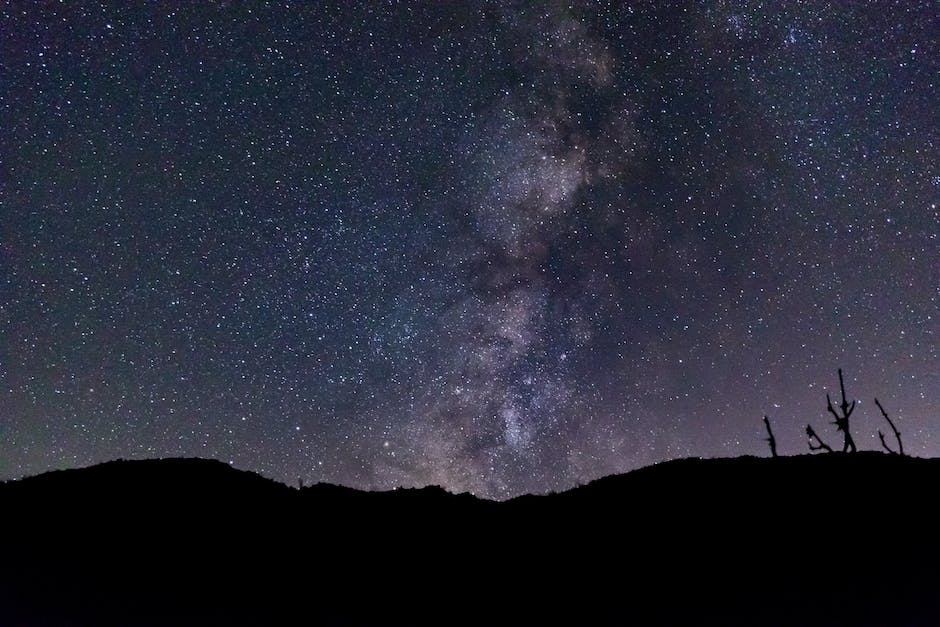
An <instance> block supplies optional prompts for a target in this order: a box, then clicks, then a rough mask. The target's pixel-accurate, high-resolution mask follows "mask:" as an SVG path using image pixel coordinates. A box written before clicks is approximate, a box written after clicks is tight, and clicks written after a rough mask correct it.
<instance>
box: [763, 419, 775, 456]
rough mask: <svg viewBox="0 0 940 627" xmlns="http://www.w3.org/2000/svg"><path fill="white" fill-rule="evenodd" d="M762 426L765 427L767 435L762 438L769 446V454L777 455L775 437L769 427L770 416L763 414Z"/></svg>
mask: <svg viewBox="0 0 940 627" xmlns="http://www.w3.org/2000/svg"><path fill="white" fill-rule="evenodd" d="M764 427H765V428H766V429H767V437H766V438H764V440H765V441H766V442H767V444H768V446H770V456H771V457H776V456H777V438H775V437H774V432H773V431H772V430H771V428H770V418H768V417H767V416H764Z"/></svg>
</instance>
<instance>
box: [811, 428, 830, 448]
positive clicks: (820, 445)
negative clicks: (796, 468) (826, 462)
mask: <svg viewBox="0 0 940 627" xmlns="http://www.w3.org/2000/svg"><path fill="white" fill-rule="evenodd" d="M806 437H808V438H809V450H811V451H813V452H816V451H826V452H827V453H832V447H831V446H829V445H828V444H826V443H825V442H823V441H822V438H820V437H819V436H818V435H816V432H815V431H813V427H812V426H810V425H806ZM813 440H816V442H818V444H813Z"/></svg>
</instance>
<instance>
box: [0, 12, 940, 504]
mask: <svg viewBox="0 0 940 627" xmlns="http://www.w3.org/2000/svg"><path fill="white" fill-rule="evenodd" d="M938 76H940V7H938V5H937V3H936V2H935V1H934V0H910V1H907V2H900V1H899V2H890V1H883V2H882V1H878V2H875V1H872V2H862V1H852V2H848V1H847V2H779V3H778V2H758V1H755V0H714V1H686V2H632V3H631V2H622V3H621V2H597V3H582V2H571V3H563V2H546V3H539V2H509V1H497V0H492V1H482V0H481V1H476V2H440V1H433V2H432V1H428V2H379V1H377V0H376V1H374V2H352V1H343V2H336V3H332V2H309V3H304V2H293V3H288V2H281V3H278V2H212V3H183V2H149V3H143V2H137V3H128V2H123V1H121V2H114V3H100V2H65V3H61V2H52V1H43V2H19V1H2V2H0V479H6V478H11V477H19V476H23V475H27V474H34V473H37V472H41V471H45V470H49V469H57V468H68V467H76V466H84V465H89V464H92V463H96V462H101V461H105V460H108V459H113V458H119V457H123V458H145V457H165V456H180V455H183V456H200V457H211V458H217V459H220V460H223V461H226V462H230V463H232V464H233V465H235V466H236V467H239V468H244V469H250V470H255V471H258V472H261V473H262V474H265V475H266V476H269V477H272V478H275V479H278V480H282V481H286V482H289V483H292V484H293V483H295V482H296V481H297V479H298V478H303V479H304V480H305V482H307V483H312V482H316V481H331V482H337V483H342V484H346V485H352V486H356V487H363V488H373V489H378V488H381V489H387V488H391V487H394V486H400V485H401V486H412V485H426V484H440V485H442V486H444V487H446V488H448V489H450V490H454V491H465V490H469V491H472V492H474V493H476V494H479V495H484V496H489V497H495V498H505V497H508V496H511V495H515V494H520V493H523V492H544V491H547V490H558V489H563V488H567V487H570V486H573V485H576V484H578V483H583V482H586V481H589V480H591V479H593V478H596V477H599V476H602V475H606V474H610V473H613V472H622V471H626V470H629V469H633V468H637V467H639V466H643V465H646V464H650V463H653V462H657V461H662V460H666V459H671V458H675V457H682V456H729V455H742V454H760V455H766V454H767V447H766V444H765V443H764V442H763V441H762V438H763V437H764V431H763V424H762V422H761V417H762V416H763V415H764V414H765V413H766V414H768V415H769V416H770V417H771V420H772V423H773V425H774V427H775V430H776V436H777V440H778V446H779V449H780V452H781V454H797V453H804V452H808V449H807V446H806V439H805V435H804V433H803V430H804V428H805V426H806V424H807V423H808V422H812V423H813V425H814V426H815V428H816V431H817V432H818V433H819V434H820V435H821V436H822V437H823V438H824V439H826V440H827V441H828V442H829V443H830V444H833V445H837V446H838V447H840V448H841V440H840V438H839V437H837V434H836V432H835V429H834V427H833V426H832V425H831V424H828V423H829V422H830V419H831V418H830V417H829V416H828V415H827V414H826V412H825V406H826V403H825V394H826V392H827V391H829V392H837V391H838V378H837V375H836V369H837V368H839V367H841V368H844V370H845V374H846V387H847V392H848V394H849V396H850V397H851V398H859V399H860V404H859V406H858V409H857V410H856V412H855V414H854V416H853V421H852V427H853V431H854V434H855V439H856V441H857V443H858V445H859V447H860V448H862V449H878V448H880V445H879V443H878V438H877V430H878V429H882V430H885V431H889V430H888V429H887V426H886V424H885V423H884V421H883V419H882V418H881V417H880V414H879V413H878V411H877V409H876V407H875V406H874V402H873V399H874V397H875V396H877V397H878V398H879V399H880V400H881V401H882V403H883V404H884V405H885V408H886V409H887V410H888V411H889V412H890V413H891V414H892V417H893V418H894V419H895V422H896V423H897V424H898V426H899V428H900V429H901V431H902V433H903V435H904V438H905V448H906V449H908V450H909V451H910V452H911V453H912V454H915V455H940V309H938V307H940V205H938V203H940V105H938V103H940V90H938V88H937V87H938V85H937V82H938Z"/></svg>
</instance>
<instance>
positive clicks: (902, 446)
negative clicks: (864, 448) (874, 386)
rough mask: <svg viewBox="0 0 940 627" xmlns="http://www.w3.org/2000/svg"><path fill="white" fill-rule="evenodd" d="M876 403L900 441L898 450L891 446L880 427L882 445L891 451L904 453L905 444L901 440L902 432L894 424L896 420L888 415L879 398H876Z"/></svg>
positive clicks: (879, 436)
mask: <svg viewBox="0 0 940 627" xmlns="http://www.w3.org/2000/svg"><path fill="white" fill-rule="evenodd" d="M875 405H877V406H878V409H880V410H881V415H882V416H884V417H885V420H887V421H888V424H889V425H891V430H892V431H894V439H896V440H897V441H898V450H897V451H895V450H893V449H892V448H891V447H890V446H888V443H887V442H885V434H884V433H882V432H881V429H878V439H880V440H881V446H883V447H884V449H885V450H886V451H888V452H889V453H894V454H897V455H904V444H903V443H902V442H901V432H900V431H898V428H897V427H895V426H894V421H892V420H891V418H889V417H888V412H886V411H885V408H884V407H882V406H881V403H880V402H879V401H878V399H877V398H876V399H875Z"/></svg>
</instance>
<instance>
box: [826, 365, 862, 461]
mask: <svg viewBox="0 0 940 627" xmlns="http://www.w3.org/2000/svg"><path fill="white" fill-rule="evenodd" d="M839 388H840V389H841V390H842V404H841V405H839V409H841V410H842V414H841V415H839V414H838V413H837V412H836V410H835V408H834V407H833V406H832V400H831V399H830V398H829V395H828V394H826V410H827V411H828V412H829V413H830V414H832V415H833V417H834V418H835V420H834V421H833V423H832V424H834V425H835V426H836V429H838V430H839V431H841V432H842V435H843V437H844V440H843V444H842V452H843V453H854V452H855V451H856V448H855V440H853V439H852V434H851V432H850V431H849V416H851V415H852V412H853V411H855V402H856V401H852V403H851V404H850V403H849V402H848V400H846V398H845V383H844V382H843V381H842V368H839Z"/></svg>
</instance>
